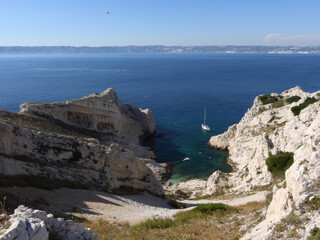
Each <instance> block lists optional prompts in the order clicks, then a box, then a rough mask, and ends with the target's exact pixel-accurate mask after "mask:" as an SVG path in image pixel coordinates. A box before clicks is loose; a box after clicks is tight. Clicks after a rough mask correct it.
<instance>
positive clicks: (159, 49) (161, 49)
mask: <svg viewBox="0 0 320 240" xmlns="http://www.w3.org/2000/svg"><path fill="white" fill-rule="evenodd" d="M60 53H67V54H73V53H82V54H83V53H225V54H237V53H264V54H265V53H270V54H320V46H306V47H299V46H232V45H226V46H163V45H152V46H106V47H73V46H31V47H28V46H10V47H0V54H60Z"/></svg>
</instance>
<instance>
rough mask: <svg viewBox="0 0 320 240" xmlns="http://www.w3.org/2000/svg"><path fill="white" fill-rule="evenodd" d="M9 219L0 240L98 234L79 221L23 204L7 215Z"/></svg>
mask: <svg viewBox="0 0 320 240" xmlns="http://www.w3.org/2000/svg"><path fill="white" fill-rule="evenodd" d="M9 221H10V227H9V228H8V229H3V230H2V231H3V232H2V235H0V239H1V240H14V239H16V240H48V239H50V238H51V239H65V240H75V239H82V240H98V236H97V235H96V234H94V233H93V232H92V231H91V230H90V229H88V228H85V227H84V225H83V224H81V223H74V222H73V221H71V220H64V219H63V218H54V217H53V215H52V214H46V212H44V211H39V210H33V209H31V208H27V207H25V206H23V205H21V206H19V207H18V208H17V209H16V210H15V211H14V214H12V215H10V216H9ZM49 235H50V237H49Z"/></svg>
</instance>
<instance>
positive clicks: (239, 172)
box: [207, 87, 320, 239]
mask: <svg viewBox="0 0 320 240" xmlns="http://www.w3.org/2000/svg"><path fill="white" fill-rule="evenodd" d="M319 95H320V92H315V93H306V92H303V91H302V90H301V89H300V88H299V87H295V88H292V89H289V90H287V91H284V92H283V93H282V94H281V96H282V97H283V98H281V97H280V96H279V95H278V94H272V96H275V97H277V98H278V99H279V101H282V103H283V104H279V103H280V102H279V101H278V103H275V104H274V103H270V104H266V105H263V104H262V102H261V101H260V100H259V98H258V97H257V98H256V99H255V100H254V104H253V106H252V107H251V108H250V109H249V110H248V111H247V113H246V114H245V116H244V117H243V118H242V119H241V121H240V122H239V123H238V124H235V125H233V126H231V127H230V128H229V129H228V131H227V132H225V133H223V134H221V135H218V136H213V137H212V138H211V139H210V142H209V144H210V145H211V146H212V147H216V148H222V149H228V150H229V160H230V162H231V163H232V164H233V165H234V171H233V172H232V173H231V175H230V176H229V177H228V186H229V187H230V191H249V190H252V189H254V187H258V186H264V185H269V184H271V182H272V176H271V174H270V172H269V171H268V170H267V166H266V164H265V160H266V158H267V157H268V154H269V152H271V153H272V154H276V153H280V152H292V153H294V163H293V165H292V166H291V167H290V168H289V169H288V170H287V171H286V174H285V183H286V184H285V185H286V186H285V187H281V186H280V187H275V188H274V192H273V200H272V202H271V204H270V205H269V207H268V210H267V214H266V219H265V220H264V221H262V222H261V223H259V224H258V225H257V226H256V227H254V228H253V229H252V231H251V232H249V233H247V234H246V235H245V236H244V238H243V239H269V238H270V236H272V233H273V231H275V225H276V224H277V223H279V222H280V221H281V219H283V218H285V217H287V216H288V215H289V214H291V213H292V212H293V211H295V212H297V214H298V215H301V218H302V216H303V214H306V213H305V211H303V208H304V206H305V205H306V201H307V200H306V199H308V197H310V196H311V195H316V196H317V195H319V186H318V185H319V184H318V183H319V176H320V161H319V159H320V101H318V102H316V103H313V104H311V105H309V106H308V107H306V108H305V109H303V110H302V111H301V112H300V114H299V115H298V116H294V114H293V112H292V111H291V108H292V107H293V106H297V105H299V104H301V103H303V102H304V101H305V100H306V99H307V97H310V98H312V97H314V98H316V99H319ZM292 96H299V97H300V98H301V99H300V100H299V101H298V102H293V103H288V102H286V99H288V98H289V97H292ZM215 184H218V183H216V182H215ZM207 185H209V187H211V188H212V186H210V183H209V182H208V183H207ZM309 215H310V216H311V215H312V213H311V214H309ZM312 216H313V217H312V218H310V217H309V220H306V222H304V225H306V226H310V227H307V228H306V230H305V231H301V233H300V235H301V238H302V239H306V238H307V236H308V234H309V232H310V230H311V229H312V228H313V227H314V226H315V225H317V224H319V217H317V216H314V214H313V215H312ZM317 219H318V220H317ZM318 227H319V225H318Z"/></svg>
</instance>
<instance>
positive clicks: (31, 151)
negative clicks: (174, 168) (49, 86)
mask: <svg viewBox="0 0 320 240" xmlns="http://www.w3.org/2000/svg"><path fill="white" fill-rule="evenodd" d="M154 132H155V122H154V119H153V113H152V112H151V111H150V110H149V109H145V110H142V109H137V108H134V107H132V106H131V105H124V104H122V103H121V102H120V100H119V99H118V97H117V94H116V93H115V92H114V91H113V90H112V89H107V90H106V91H104V92H103V93H101V94H91V95H90V96H88V97H83V98H81V99H76V100H69V101H64V102H57V103H50V104H40V103H39V104H38V103H25V104H23V105H21V112H20V113H19V114H16V113H12V112H8V111H3V110H0V133H1V134H0V178H1V179H5V180H3V181H2V183H1V181H0V186H7V185H10V183H12V184H11V185H19V186H20V185H22V186H25V185H26V186H28V185H31V186H34V185H35V184H36V185H37V186H36V187H45V188H52V187H53V188H59V187H72V188H88V189H97V190H102V191H114V190H117V189H120V188H132V189H135V190H141V191H143V190H147V191H149V192H151V193H153V194H156V195H162V194H163V189H162V187H161V184H160V182H159V180H161V178H162V175H165V173H164V172H165V170H166V166H163V165H160V164H158V163H156V162H155V161H153V160H152V159H149V158H151V157H154V154H153V152H152V151H150V150H149V149H146V148H144V147H143V146H141V145H140V140H141V138H143V137H145V136H148V135H152V134H153V133H154ZM153 171H154V172H155V173H156V175H155V174H154V172H153ZM41 183H43V184H41Z"/></svg>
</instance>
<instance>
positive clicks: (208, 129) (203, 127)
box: [201, 124, 210, 131]
mask: <svg viewBox="0 0 320 240" xmlns="http://www.w3.org/2000/svg"><path fill="white" fill-rule="evenodd" d="M201 127H202V129H203V130H205V131H210V127H209V126H208V125H205V124H201Z"/></svg>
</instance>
